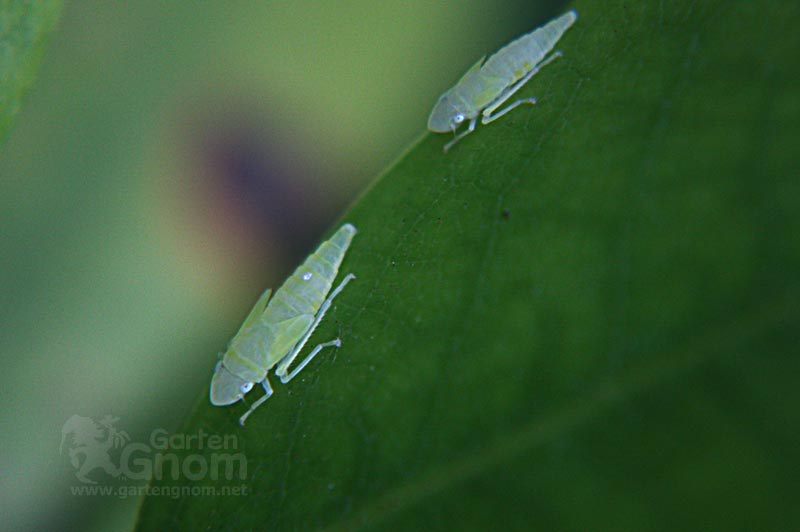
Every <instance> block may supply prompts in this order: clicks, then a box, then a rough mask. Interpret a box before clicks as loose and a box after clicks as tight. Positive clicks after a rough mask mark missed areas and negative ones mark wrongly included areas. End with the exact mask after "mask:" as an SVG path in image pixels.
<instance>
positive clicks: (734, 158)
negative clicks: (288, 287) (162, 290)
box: [138, 0, 800, 531]
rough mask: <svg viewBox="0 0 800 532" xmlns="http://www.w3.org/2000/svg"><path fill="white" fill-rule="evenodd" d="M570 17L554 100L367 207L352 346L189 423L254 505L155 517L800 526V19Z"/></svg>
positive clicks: (787, 11)
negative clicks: (243, 418)
mask: <svg viewBox="0 0 800 532" xmlns="http://www.w3.org/2000/svg"><path fill="white" fill-rule="evenodd" d="M574 7H575V8H576V9H577V10H578V12H579V13H580V19H579V20H578V21H577V23H576V24H575V26H573V28H572V29H571V30H570V31H569V32H567V34H566V35H565V36H564V38H563V39H562V41H561V42H560V43H559V45H558V47H559V48H560V49H561V50H562V51H563V52H564V57H563V58H561V59H559V60H558V61H556V62H554V63H553V64H552V65H550V66H548V67H547V68H546V69H544V70H543V71H542V72H541V73H539V74H538V75H537V76H536V77H535V78H534V79H533V80H532V82H531V83H529V84H528V86H526V87H525V88H524V89H523V90H522V91H521V92H520V94H521V96H522V97H526V96H531V95H534V94H535V95H536V96H537V97H538V99H539V105H537V106H536V107H535V108H531V107H522V108H520V109H518V110H515V111H513V112H512V113H510V114H509V115H508V116H506V117H504V118H502V119H501V120H498V121H497V122H495V123H493V124H491V125H489V126H484V127H481V126H478V129H477V130H476V131H475V132H474V133H473V134H472V135H470V136H468V137H467V138H466V139H464V140H463V141H461V142H460V143H459V144H458V145H456V146H455V148H454V149H452V150H451V151H450V153H448V154H443V153H442V146H443V144H444V143H445V142H446V141H447V140H448V138H449V137H448V136H447V135H432V134H431V135H426V136H425V137H424V138H422V140H421V141H420V142H419V143H418V144H417V145H415V146H414V147H413V148H411V149H410V150H409V151H408V152H407V153H406V154H404V155H403V156H402V157H401V158H400V160H399V161H398V162H397V163H396V164H395V165H394V166H392V168H391V169H390V170H389V171H388V172H387V173H386V174H385V175H384V176H382V178H381V179H379V180H378V181H377V182H376V183H375V184H374V186H372V187H371V188H370V189H369V190H368V191H367V192H365V194H364V195H363V196H362V197H361V198H360V199H359V200H358V201H357V202H356V204H355V205H354V206H353V207H352V209H351V210H350V211H349V212H348V213H347V215H346V216H345V217H344V220H346V221H350V222H352V223H354V224H355V225H356V226H357V227H358V228H359V230H360V232H359V234H358V235H357V236H356V238H355V240H354V242H353V245H352V247H351V249H350V251H349V253H348V255H347V257H346V258H345V261H344V264H343V272H342V273H344V272H353V273H355V274H356V275H357V276H358V278H357V280H356V281H354V282H353V283H351V284H350V285H349V286H348V287H347V289H346V290H345V291H344V292H343V293H342V294H341V295H340V296H339V298H338V299H337V300H336V302H335V305H334V308H333V309H332V311H331V312H330V313H329V314H328V316H327V317H326V319H325V321H324V322H323V323H322V324H321V326H320V327H319V329H318V330H317V332H316V333H315V335H314V337H313V338H312V342H311V343H312V344H313V343H318V342H322V341H326V340H329V339H331V338H334V337H336V336H340V337H341V338H342V342H343V345H342V347H341V348H340V349H338V350H334V351H327V352H325V353H324V354H322V355H320V356H319V357H317V358H316V359H315V360H314V361H313V362H312V363H311V364H310V365H309V366H308V367H307V368H306V369H305V370H304V372H303V373H302V374H301V376H299V377H298V378H297V379H295V380H294V381H292V382H291V383H290V384H288V385H286V386H282V385H280V384H277V380H276V379H275V378H273V379H272V381H273V385H275V388H276V392H275V395H274V396H273V397H271V398H270V399H269V401H267V402H266V403H265V404H264V405H263V406H262V407H261V408H260V409H259V410H257V411H256V412H255V413H254V414H253V415H252V416H251V417H250V419H249V421H248V425H247V427H246V428H244V429H241V428H239V427H238V425H237V424H236V420H237V419H238V417H239V416H240V415H241V414H242V413H243V412H244V409H245V407H244V405H241V404H240V405H235V406H232V407H226V408H215V407H212V406H210V404H209V403H208V400H207V398H206V391H205V390H204V391H202V392H199V391H198V392H197V393H198V394H199V395H201V397H200V399H199V400H198V406H197V408H196V410H195V411H194V413H193V414H192V415H191V417H190V418H189V420H188V421H187V423H186V426H185V427H184V428H183V432H184V433H187V434H197V433H198V432H199V431H203V432H205V433H209V434H218V435H233V436H234V437H235V439H236V441H237V444H238V448H237V449H236V450H235V451H234V450H233V449H228V450H223V451H214V450H210V449H208V448H204V449H202V450H200V449H197V448H192V449H188V450H184V451H175V450H170V451H169V452H175V453H178V459H179V460H178V462H179V463H181V464H183V465H186V464H187V463H194V462H202V461H204V460H205V461H207V462H204V463H212V462H211V460H212V455H213V454H214V453H220V452H222V453H223V454H224V453H225V452H241V453H242V454H243V455H244V456H245V457H246V461H247V470H246V475H245V477H246V478H245V479H244V480H243V481H242V482H241V484H243V485H244V487H245V489H246V495H222V494H220V493H221V492H220V493H217V494H216V495H215V496H210V495H200V494H198V493H195V494H194V495H192V494H191V492H189V493H184V494H183V495H180V496H178V497H177V498H170V497H167V496H164V495H163V494H161V495H155V494H153V495H151V496H149V497H147V498H146V499H145V500H144V502H143V505H142V508H141V512H140V517H139V524H138V530H140V531H148V530H164V529H183V530H200V529H203V530H310V529H315V530H357V529H370V530H375V529H379V530H380V529H383V530H497V529H502V530H548V531H553V530H640V531H642V530H689V529H714V530H756V529H758V530H789V529H796V528H798V527H800V510H798V509H797V505H795V504H792V502H791V501H793V500H795V499H796V498H797V496H798V495H800V489H798V488H799V487H800V486H798V482H797V475H796V470H797V469H796V468H797V466H798V465H800V455H799V454H798V446H797V434H800V416H798V415H797V411H798V406H800V387H798V386H797V382H796V381H797V376H798V375H800V358H799V357H798V356H797V353H798V351H797V345H798V340H799V339H800V338H799V337H798V336H799V335H798V332H797V323H798V322H800V305H797V299H798V295H800V276H798V271H800V268H798V266H800V244H799V240H798V236H797V235H798V234H800V223H799V222H798V217H797V212H799V211H800V185H799V184H798V183H800V181H798V175H799V174H798V170H799V169H800V168H798V164H797V161H798V156H797V150H798V147H799V146H800V127H799V125H800V76H798V75H797V67H798V65H800V32H798V31H797V28H798V26H799V25H800V5H798V4H797V3H795V2H782V1H777V0H776V1H761V2H745V1H733V2H728V1H708V2H689V1H679V2H669V3H664V2H656V1H654V0H653V1H642V2H624V1H622V0H612V1H609V2H603V3H596V2H594V3H589V2H587V3H576V4H575V5H574ZM254 297H255V295H254ZM212 366H213V357H212V356H211V355H209V374H210V371H211V367H212ZM192 393H194V392H192ZM256 396H257V395H256ZM161 452H166V451H161ZM190 456H191V458H189V457H190ZM194 466H195V467H200V466H197V464H195V465H194ZM170 471H171V470H170V469H169V468H166V472H165V476H166V478H164V479H162V480H156V481H154V482H153V483H152V487H153V488H164V487H167V488H169V487H185V488H186V489H189V490H191V489H195V490H199V489H200V488H203V487H210V488H213V489H222V488H228V489H229V488H230V487H231V486H238V485H239V484H240V483H239V481H237V480H233V481H230V480H225V479H224V478H222V479H219V480H213V479H211V478H210V475H208V474H206V475H204V476H203V478H202V479H200V480H197V481H193V480H190V479H189V478H187V475H186V473H185V472H178V474H177V477H178V478H177V479H176V480H173V479H172V478H171V477H170V475H169V472H170ZM195 471H197V470H196V469H195Z"/></svg>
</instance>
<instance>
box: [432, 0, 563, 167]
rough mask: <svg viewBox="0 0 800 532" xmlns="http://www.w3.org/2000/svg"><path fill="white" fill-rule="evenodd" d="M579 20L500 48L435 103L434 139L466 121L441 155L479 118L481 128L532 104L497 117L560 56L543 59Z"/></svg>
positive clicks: (555, 21)
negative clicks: (542, 69) (464, 126)
mask: <svg viewBox="0 0 800 532" xmlns="http://www.w3.org/2000/svg"><path fill="white" fill-rule="evenodd" d="M577 18H578V14H577V13H576V12H575V11H574V10H572V11H568V12H566V13H564V14H563V15H561V16H560V17H558V18H556V19H553V20H552V21H550V22H548V23H547V24H545V25H544V26H542V27H541V28H538V29H536V30H534V31H532V32H531V33H528V34H526V35H523V36H522V37H520V38H519V39H517V40H515V41H513V42H511V43H509V44H508V45H506V46H504V47H503V48H501V49H500V50H499V51H498V52H497V53H495V54H493V55H492V56H491V57H489V59H488V60H486V62H484V58H485V57H484V58H481V59H480V60H479V61H478V62H477V63H475V64H474V65H473V66H472V68H470V69H469V70H468V71H467V73H466V74H464V75H463V76H462V77H461V79H460V80H458V83H456V84H455V86H454V87H452V88H451V89H450V90H448V91H447V92H445V93H444V94H443V95H442V96H441V97H440V98H439V101H438V102H436V105H435V106H434V107H433V111H431V114H430V117H429V118H428V129H430V130H431V131H433V132H436V133H447V132H449V131H452V132H453V133H455V132H456V129H458V127H459V126H460V125H461V124H463V123H464V121H466V120H468V121H469V124H468V126H467V129H466V130H464V131H463V132H461V133H460V134H458V135H456V137H455V138H454V139H453V140H451V141H450V142H448V143H447V144H445V146H444V151H445V152H446V151H447V150H449V149H450V148H451V147H452V146H453V145H454V144H455V143H456V142H458V141H459V140H461V139H462V138H464V137H465V136H466V135H468V134H470V133H472V131H474V129H475V125H476V123H477V121H478V115H479V114H480V115H481V124H484V125H485V124H488V123H490V122H493V121H494V120H497V119H498V118H500V117H501V116H503V115H504V114H506V113H507V112H509V111H511V110H512V109H514V108H515V107H517V106H518V105H521V104H523V103H530V104H534V103H536V98H521V99H519V100H517V101H515V102H514V103H512V104H510V105H508V106H507V107H506V108H505V109H502V110H501V111H499V112H498V113H496V114H495V111H496V110H497V109H498V108H499V107H500V106H501V105H503V104H504V103H505V102H506V100H508V99H509V98H510V97H511V96H512V95H513V94H514V93H515V92H517V91H518V90H519V89H520V88H521V87H522V86H523V85H525V83H527V82H528V81H529V80H530V79H531V78H532V77H533V76H534V75H536V73H537V72H539V70H540V69H541V68H543V67H544V66H545V65H547V64H548V63H550V62H551V61H553V60H554V59H556V58H558V57H560V56H561V52H558V51H556V52H554V53H553V54H551V55H550V56H549V57H545V56H547V54H548V53H549V52H550V51H551V50H552V49H553V47H554V46H555V45H556V43H557V42H558V40H559V39H560V38H561V36H562V35H563V34H564V32H565V31H567V30H568V29H569V27H570V26H572V24H573V23H574V22H575V20H577Z"/></svg>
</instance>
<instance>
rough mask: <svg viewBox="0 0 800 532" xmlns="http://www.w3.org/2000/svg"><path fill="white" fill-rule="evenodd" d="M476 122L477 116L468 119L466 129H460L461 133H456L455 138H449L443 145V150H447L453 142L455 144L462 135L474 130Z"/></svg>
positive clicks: (464, 135)
mask: <svg viewBox="0 0 800 532" xmlns="http://www.w3.org/2000/svg"><path fill="white" fill-rule="evenodd" d="M477 122H478V117H477V116H476V117H475V118H473V119H472V120H470V121H469V126H468V127H467V129H465V130H464V131H462V132H461V133H459V134H458V135H456V138H454V139H453V140H451V141H450V142H448V143H447V144H445V145H444V152H445V153H447V150H449V149H450V148H452V147H453V144H455V143H456V142H458V141H459V140H461V139H463V138H464V137H466V136H467V135H469V134H470V133H472V132H473V131H475V124H476V123H477Z"/></svg>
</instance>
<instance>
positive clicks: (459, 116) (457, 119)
mask: <svg viewBox="0 0 800 532" xmlns="http://www.w3.org/2000/svg"><path fill="white" fill-rule="evenodd" d="M463 121H464V115H462V114H461V113H458V114H457V115H456V116H454V117H453V122H455V123H456V124H460V123H461V122H463Z"/></svg>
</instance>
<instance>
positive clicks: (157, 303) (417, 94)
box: [0, 0, 557, 531]
mask: <svg viewBox="0 0 800 532" xmlns="http://www.w3.org/2000/svg"><path fill="white" fill-rule="evenodd" d="M2 5H3V6H4V7H10V8H12V9H18V8H25V9H30V10H31V12H36V10H38V9H41V8H42V6H45V5H46V4H45V3H43V2H39V3H34V2H5V3H3V4H2ZM548 6H550V7H548ZM552 6H553V2H545V3H541V4H540V3H537V4H536V5H535V6H531V5H529V3H528V2H522V1H519V2H502V3H500V2H496V1H492V0H468V1H459V2H430V1H429V0H415V1H407V0H404V1H400V0H396V1H387V2H380V3H379V2H371V3H364V2H359V1H352V2H348V1H344V2H342V1H337V2H322V1H311V0H309V1H296V2H292V3H275V2H270V3H264V2H237V3H228V2H225V3H223V2H213V3H212V2H207V3H197V2H167V3H165V2H160V1H154V0H144V1H140V2H128V3H119V2H104V1H100V0H95V1H91V0H89V1H81V2H72V3H69V4H67V6H66V8H65V10H64V12H63V15H62V19H61V21H60V23H59V26H58V31H57V32H55V33H54V34H53V36H52V39H51V43H50V46H49V47H48V48H47V53H46V54H45V55H44V58H43V61H42V64H41V68H40V71H39V74H38V76H37V77H38V79H37V82H36V84H35V85H34V86H33V88H32V90H31V91H30V93H29V95H28V96H27V98H26V101H25V105H24V106H23V112H21V113H19V115H18V118H17V120H16V122H15V125H14V127H13V129H12V130H10V132H9V134H8V135H7V143H6V144H5V145H4V146H3V149H2V155H1V156H0V228H2V231H0V257H2V260H0V286H1V287H2V290H0V355H1V356H2V360H3V364H4V365H3V372H2V377H1V378H2V386H0V388H1V389H2V392H0V393H2V397H3V401H4V409H3V413H2V414H1V415H0V428H2V432H3V434H4V435H5V437H4V438H5V439H4V443H3V453H0V460H2V467H0V470H2V472H3V474H2V475H0V493H1V494H2V497H0V505H2V508H0V510H1V511H0V513H2V514H3V515H4V516H9V517H8V519H7V520H6V521H5V522H4V523H3V524H2V525H0V528H3V527H8V528H9V529H13V530H92V529H94V530H103V531H108V530H129V529H130V526H131V523H132V521H133V519H134V515H135V504H136V501H137V498H136V497H135V496H131V497H129V498H126V499H125V500H121V499H120V497H88V496H74V495H72V493H71V492H70V488H71V487H73V486H74V484H75V483H76V482H77V480H76V475H75V469H74V467H73V466H72V464H71V462H70V458H69V456H68V455H67V451H66V449H64V450H62V454H59V440H60V438H61V430H62V427H63V426H64V424H65V422H66V421H67V420H68V419H71V417H72V416H74V415H79V416H88V417H90V418H93V419H102V418H103V417H104V416H105V415H106V414H111V415H113V416H116V417H118V418H119V422H118V424H117V427H118V428H120V429H122V430H125V431H126V432H128V433H129V434H130V435H131V438H132V440H133V441H146V440H147V437H148V435H149V434H150V433H151V431H153V430H154V429H156V428H165V429H167V430H170V431H174V430H176V429H177V428H178V426H179V423H180V422H181V421H182V420H184V419H185V417H186V416H187V414H188V412H189V411H190V409H191V408H192V405H193V404H194V403H195V401H196V400H197V398H198V397H199V396H198V393H200V391H201V390H204V389H205V388H206V386H207V385H208V379H209V377H210V374H211V370H212V368H213V364H214V362H215V360H216V359H215V355H216V353H217V352H218V351H219V350H220V349H222V348H223V347H224V345H225V342H226V341H227V340H228V339H229V338H230V336H231V335H232V334H233V332H234V331H235V330H236V327H238V325H239V322H240V320H241V319H242V316H243V315H244V313H245V312H246V311H247V309H248V308H249V306H250V305H251V304H252V302H253V300H254V299H255V297H256V295H257V294H259V293H260V292H261V291H262V290H263V289H264V287H265V286H275V285H277V284H278V283H279V282H280V281H281V279H282V278H284V277H285V275H286V274H287V273H288V272H289V271H290V269H291V268H292V266H293V265H294V264H295V263H296V261H298V260H299V259H301V258H302V257H303V256H305V255H306V254H307V253H308V252H309V251H310V250H311V248H312V247H313V245H314V244H315V242H316V241H317V240H318V239H319V237H320V236H321V233H322V231H323V230H324V228H327V227H329V226H330V225H331V223H332V222H333V218H335V217H336V216H338V214H339V213H340V212H341V209H342V208H343V206H344V205H346V204H347V203H348V202H350V201H351V200H352V198H353V197H354V196H355V195H356V194H357V193H358V191H359V190H360V189H361V188H362V187H363V186H364V184H365V183H366V182H367V181H368V180H370V179H372V178H373V177H374V176H375V175H377V174H378V172H379V171H380V170H381V169H382V168H384V167H385V166H386V165H387V164H388V162H389V161H391V160H393V159H395V158H396V156H397V154H398V153H399V152H401V151H402V150H403V148H404V147H405V146H407V145H408V144H409V142H410V141H411V139H413V138H415V137H416V136H418V135H419V133H420V132H422V131H423V129H424V127H425V120H426V117H427V113H428V111H429V109H430V105H432V103H433V102H434V101H435V99H436V98H437V97H438V94H439V93H440V91H441V90H443V89H444V88H445V87H446V86H447V84H448V83H451V82H452V81H454V80H455V79H457V77H458V76H459V75H460V73H461V71H462V70H463V69H464V68H466V67H468V66H469V64H470V63H471V62H473V61H474V59H475V58H476V57H478V56H480V55H481V54H482V53H484V52H485V51H486V50H487V49H491V48H492V47H495V46H497V45H499V44H500V43H502V42H503V41H504V40H505V39H507V38H508V37H509V36H510V35H515V34H519V33H521V32H523V31H526V30H528V29H530V27H531V25H533V24H535V23H536V22H537V21H539V20H543V19H544V18H545V16H546V15H549V14H551V13H554V12H555V11H556V10H557V8H555V7H552ZM548 10H549V11H548ZM4 81H5V78H4Z"/></svg>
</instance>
